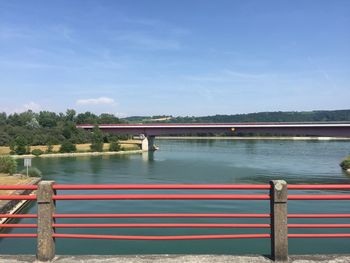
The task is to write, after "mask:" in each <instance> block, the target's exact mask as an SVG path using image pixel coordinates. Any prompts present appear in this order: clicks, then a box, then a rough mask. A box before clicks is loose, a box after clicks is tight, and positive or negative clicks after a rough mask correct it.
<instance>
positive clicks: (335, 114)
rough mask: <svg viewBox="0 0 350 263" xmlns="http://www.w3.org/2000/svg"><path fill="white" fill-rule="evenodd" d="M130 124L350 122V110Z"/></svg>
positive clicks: (147, 119)
mask: <svg viewBox="0 0 350 263" xmlns="http://www.w3.org/2000/svg"><path fill="white" fill-rule="evenodd" d="M124 120H125V121H127V122H130V123H220V122H328V121H339V122H350V110H329V111H300V112H298V111H284V112H283V111H276V112H257V113H248V114H234V115H213V116H203V117H190V116H186V117H173V116H166V115H164V116H133V117H127V118H125V119H124Z"/></svg>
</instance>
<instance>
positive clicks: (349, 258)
mask: <svg viewBox="0 0 350 263" xmlns="http://www.w3.org/2000/svg"><path fill="white" fill-rule="evenodd" d="M0 262H2V263H22V262H37V261H36V259H35V256H14V255H2V256H0ZM53 262H58V263H78V262H79V263H95V262H96V263H110V262H116V263H151V262H152V263H153V262H156V263H183V262H186V263H187V262H188V263H213V262H215V263H229V262H230V263H232V262H235V263H236V262H237V263H271V262H272V261H271V260H270V259H269V258H267V257H263V256H231V255H222V256H221V255H139V256H100V255H95V256H57V257H56V258H55V259H54V261H53ZM289 262H293V263H311V262H330V263H349V262H350V255H305V256H291V257H290V260H289Z"/></svg>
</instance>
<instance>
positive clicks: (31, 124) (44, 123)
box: [0, 109, 127, 155]
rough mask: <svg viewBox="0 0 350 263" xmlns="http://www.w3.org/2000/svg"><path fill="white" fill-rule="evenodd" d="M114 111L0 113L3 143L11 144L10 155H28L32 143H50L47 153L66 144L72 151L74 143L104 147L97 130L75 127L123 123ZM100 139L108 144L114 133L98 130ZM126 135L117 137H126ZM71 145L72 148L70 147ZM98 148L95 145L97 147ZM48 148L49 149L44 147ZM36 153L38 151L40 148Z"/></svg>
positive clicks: (5, 144)
mask: <svg viewBox="0 0 350 263" xmlns="http://www.w3.org/2000/svg"><path fill="white" fill-rule="evenodd" d="M122 122H123V121H122V120H120V119H119V118H117V117H115V116H114V115H112V114H106V113H104V114H101V115H95V114H94V113H91V112H85V113H79V114H77V113H76V111H75V110H72V109H68V110H67V111H66V113H58V114H57V113H55V112H49V111H41V112H39V113H35V112H33V111H31V110H29V111H26V112H22V113H14V114H10V115H7V114H6V113H0V146H9V147H10V150H11V154H18V155H22V154H28V153H30V147H29V146H37V145H38V146H41V145H42V146H47V150H46V153H52V152H53V145H60V144H65V145H64V146H63V147H61V148H62V149H61V150H62V152H73V151H75V150H74V147H72V144H73V145H74V144H88V143H93V144H94V145H93V150H95V149H96V148H97V149H98V150H100V149H101V144H100V142H97V138H96V133H91V132H90V131H86V130H84V129H79V128H76V125H77V124H83V123H85V124H86V123H89V124H101V123H113V124H115V123H122ZM97 137H98V140H99V141H100V140H101V137H102V142H105V143H109V142H110V141H112V140H115V137H116V136H115V135H110V134H107V133H103V134H102V133H98V136H97ZM125 138H127V136H123V137H118V139H125ZM68 146H69V147H68ZM95 147H96V148H95ZM45 149H46V148H45ZM34 153H36V154H39V152H38V151H35V152H34Z"/></svg>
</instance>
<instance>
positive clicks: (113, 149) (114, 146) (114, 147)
mask: <svg viewBox="0 0 350 263" xmlns="http://www.w3.org/2000/svg"><path fill="white" fill-rule="evenodd" d="M109 150H110V151H111V152H117V151H120V150H121V147H120V144H119V142H118V141H113V142H111V143H110V144H109Z"/></svg>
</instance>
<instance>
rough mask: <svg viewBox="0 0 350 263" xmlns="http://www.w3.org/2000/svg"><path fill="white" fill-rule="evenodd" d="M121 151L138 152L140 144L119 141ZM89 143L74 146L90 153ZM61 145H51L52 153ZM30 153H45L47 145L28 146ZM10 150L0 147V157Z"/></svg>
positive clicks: (105, 149)
mask: <svg viewBox="0 0 350 263" xmlns="http://www.w3.org/2000/svg"><path fill="white" fill-rule="evenodd" d="M119 144H120V147H121V149H123V150H124V151H128V150H138V149H140V147H141V142H140V141H139V140H127V141H119ZM90 145H91V144H90V143H83V144H76V145H75V146H76V148H77V152H89V151H90ZM60 147H61V145H59V144H57V145H52V149H51V151H52V153H59V150H60ZM29 148H30V152H31V151H33V150H36V149H37V150H41V151H42V152H47V150H48V146H47V145H35V146H30V147H29ZM103 150H104V151H106V152H107V151H108V150H109V143H104V144H103ZM10 152H11V150H10V147H8V146H0V155H1V154H3V155H8V154H10Z"/></svg>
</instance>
